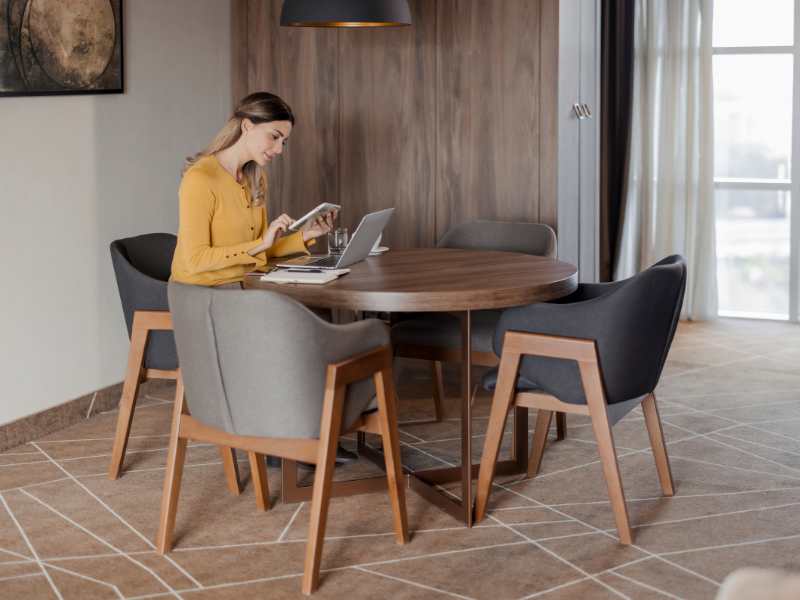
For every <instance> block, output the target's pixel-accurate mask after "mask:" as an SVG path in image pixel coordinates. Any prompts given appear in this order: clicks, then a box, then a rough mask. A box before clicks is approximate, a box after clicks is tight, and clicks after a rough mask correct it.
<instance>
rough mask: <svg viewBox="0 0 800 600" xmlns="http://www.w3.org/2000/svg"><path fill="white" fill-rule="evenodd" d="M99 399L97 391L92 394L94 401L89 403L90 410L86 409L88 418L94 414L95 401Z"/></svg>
mask: <svg viewBox="0 0 800 600" xmlns="http://www.w3.org/2000/svg"><path fill="white" fill-rule="evenodd" d="M95 400H97V392H95V393H94V394H92V401H91V402H90V403H89V410H87V411H86V418H87V419H88V418H89V417H91V416H92V409H93V408H94V401H95Z"/></svg>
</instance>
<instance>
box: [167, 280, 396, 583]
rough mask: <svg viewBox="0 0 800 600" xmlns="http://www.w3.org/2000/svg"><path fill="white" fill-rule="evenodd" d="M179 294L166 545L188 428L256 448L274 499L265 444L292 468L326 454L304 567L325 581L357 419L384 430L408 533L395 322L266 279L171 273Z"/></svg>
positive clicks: (257, 466)
mask: <svg viewBox="0 0 800 600" xmlns="http://www.w3.org/2000/svg"><path fill="white" fill-rule="evenodd" d="M169 305H170V308H171V310H172V315H173V322H174V327H175V339H176V341H177V346H178V355H179V357H180V363H181V367H180V372H179V378H178V389H177V391H176V398H175V409H174V410H175V412H174V414H173V422H172V435H171V438H170V449H169V455H168V459H167V474H166V479H165V482H164V496H163V499H162V504H161V521H160V526H159V533H158V550H159V552H160V553H162V554H163V553H165V552H168V551H169V550H170V549H171V547H172V533H173V529H174V526H175V513H176V509H177V503H178V495H179V492H180V481H181V474H182V469H183V462H184V458H185V453H186V444H187V441H188V440H190V439H192V440H200V441H204V442H210V443H214V444H225V445H229V446H233V447H235V448H241V449H243V450H247V451H248V452H250V457H251V458H250V465H251V474H252V477H253V483H254V487H255V490H256V495H257V497H258V498H259V504H260V505H261V506H262V507H263V508H264V509H265V510H266V509H268V508H269V489H268V487H267V472H266V465H265V463H264V455H265V454H270V455H275V456H280V457H282V458H284V459H285V460H284V465H283V467H284V470H285V469H287V468H296V461H304V462H308V463H314V464H316V472H315V474H314V485H313V491H312V502H311V523H310V527H309V535H308V542H307V544H306V559H305V573H304V577H303V592H304V593H306V594H309V593H311V592H313V591H314V589H315V588H316V587H317V585H318V580H319V569H320V558H321V555H322V543H323V539H324V535H325V522H326V517H327V511H328V504H329V501H330V496H331V493H332V491H333V492H335V491H336V489H338V488H336V486H338V485H342V484H345V483H349V482H336V484H334V483H333V481H332V477H333V470H334V463H335V459H336V446H337V442H338V439H339V436H340V434H345V433H349V432H351V431H359V432H370V433H375V434H378V435H381V436H382V441H383V448H384V457H385V461H386V473H387V477H386V483H388V489H389V495H390V498H391V502H392V509H393V516H394V530H395V535H396V537H397V541H398V543H401V544H402V543H405V542H406V541H407V538H408V526H407V519H406V508H405V495H404V490H403V486H402V485H401V482H402V481H404V480H403V472H402V466H401V464H400V442H399V434H398V431H397V416H396V415H397V413H396V407H395V392H394V387H393V382H392V351H391V346H390V344H389V331H388V329H387V327H386V326H385V324H384V323H383V322H381V321H378V320H376V319H368V320H364V321H358V322H356V323H350V324H348V325H332V324H330V323H328V322H326V321H324V320H322V319H320V318H319V317H317V316H316V315H315V314H314V313H312V312H311V311H310V310H308V309H307V308H306V307H304V306H303V305H302V304H299V303H298V302H296V301H295V300H292V299H291V298H289V297H287V296H284V295H282V294H278V293H274V292H266V291H263V290H223V289H213V288H206V287H198V286H188V285H183V284H179V283H170V285H169ZM184 386H185V390H186V398H185V399H184V393H183V392H184ZM376 392H377V397H376ZM185 403H188V407H190V408H191V416H190V415H189V414H188V413H187V411H186V405H185ZM385 485H386V484H384V486H385ZM350 492H351V493H352V490H350Z"/></svg>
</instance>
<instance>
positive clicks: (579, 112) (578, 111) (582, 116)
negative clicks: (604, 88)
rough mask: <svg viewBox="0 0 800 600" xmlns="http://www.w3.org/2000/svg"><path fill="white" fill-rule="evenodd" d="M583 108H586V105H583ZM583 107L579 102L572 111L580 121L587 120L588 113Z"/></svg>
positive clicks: (573, 106)
mask: <svg viewBox="0 0 800 600" xmlns="http://www.w3.org/2000/svg"><path fill="white" fill-rule="evenodd" d="M583 106H585V105H583ZM583 106H581V105H580V104H578V103H577V102H576V103H575V104H573V105H572V110H573V111H575V116H576V117H578V119H580V120H583V119H585V118H586V113H585V112H584V108H583Z"/></svg>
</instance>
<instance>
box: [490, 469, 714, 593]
mask: <svg viewBox="0 0 800 600" xmlns="http://www.w3.org/2000/svg"><path fill="white" fill-rule="evenodd" d="M494 485H496V486H497V487H499V488H501V489H505V490H506V491H508V492H511V493H512V494H517V495H519V496H521V497H523V498H526V499H528V500H531V501H532V502H536V503H537V504H539V505H541V506H544V507H546V508H549V509H550V510H552V511H553V512H555V513H557V514H560V515H562V516H564V517H567V518H573V519H575V521H577V522H578V523H580V524H582V525H585V526H586V527H588V528H589V529H592V530H594V531H595V532H597V533H601V534H603V535H605V536H608V537H610V538H611V539H613V540H616V541H619V538H618V537H617V536H615V535H613V534H612V533H610V532H607V531H603V530H602V529H600V528H598V527H595V526H594V525H591V524H589V523H587V522H585V521H582V520H580V519H578V518H576V517H573V516H572V515H569V514H567V513H565V512H563V511H560V510H558V509H557V508H553V507H552V506H548V505H547V504H545V503H543V502H540V501H538V500H536V499H534V498H532V497H529V496H526V495H525V494H522V493H520V492H517V491H515V490H512V489H510V488H507V487H505V486H503V485H500V484H494ZM630 547H631V548H634V549H636V550H639V551H640V552H643V553H645V554H647V555H649V556H652V557H656V558H658V559H659V560H661V561H663V562H665V563H667V564H669V565H671V566H673V567H675V568H677V569H679V570H681V571H685V572H687V573H689V574H691V575H694V576H695V577H699V578H700V579H704V580H706V581H708V582H709V583H713V584H714V585H719V583H717V582H716V581H714V580H713V579H711V578H709V577H706V576H705V575H701V574H700V573H696V572H694V571H692V570H691V569H688V568H686V567H684V566H682V565H679V564H676V563H673V562H672V561H670V560H668V559H666V558H663V557H662V556H660V555H657V554H654V553H653V552H650V551H649V550H647V549H645V548H643V547H641V546H638V545H636V544H631V545H630Z"/></svg>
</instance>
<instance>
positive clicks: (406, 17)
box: [281, 0, 411, 27]
mask: <svg viewBox="0 0 800 600" xmlns="http://www.w3.org/2000/svg"><path fill="white" fill-rule="evenodd" d="M281 25H282V26H285V27H398V26H401V25H411V11H410V10H409V8H408V0H284V1H283V10H282V11H281Z"/></svg>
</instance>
